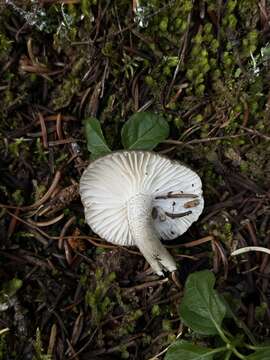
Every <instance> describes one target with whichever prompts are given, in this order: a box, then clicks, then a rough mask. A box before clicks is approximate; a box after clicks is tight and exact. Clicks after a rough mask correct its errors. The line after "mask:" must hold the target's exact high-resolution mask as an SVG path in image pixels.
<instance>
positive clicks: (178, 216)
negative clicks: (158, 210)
mask: <svg viewBox="0 0 270 360" xmlns="http://www.w3.org/2000/svg"><path fill="white" fill-rule="evenodd" d="M165 214H166V215H167V216H169V217H170V218H172V219H178V218H181V217H184V216H187V215H190V214H192V211H191V210H189V211H186V212H183V213H178V214H173V213H168V212H167V211H165Z"/></svg>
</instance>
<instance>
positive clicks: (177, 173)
mask: <svg viewBox="0 0 270 360" xmlns="http://www.w3.org/2000/svg"><path fill="white" fill-rule="evenodd" d="M80 195H81V199H82V203H83V205H84V211H85V218H86V222H87V223H88V224H89V225H90V227H91V228H92V230H93V231H94V232H95V233H96V234H98V235H99V236H100V237H101V238H102V239H105V240H107V241H109V242H111V243H114V244H118V245H126V246H134V245H135V246H137V247H138V248H139V249H140V251H141V253H142V254H143V255H144V257H145V259H146V260H147V261H148V263H149V264H150V266H151V268H152V269H153V271H154V272H155V273H157V274H158V275H163V271H164V270H165V271H166V270H167V271H174V270H176V263H175V261H174V259H173V257H172V256H171V255H170V253H169V252H168V251H167V249H166V248H165V247H164V246H163V245H162V243H161V241H160V239H161V238H162V239H164V240H170V239H174V238H176V237H178V236H179V235H181V234H183V233H184V232H185V231H186V230H187V229H188V228H189V227H190V225H191V224H192V223H193V222H194V221H196V220H197V219H198V217H199V216H200V214H201V212H202V210H203V205H204V200H203V197H202V183H201V180H200V178H199V176H198V175H197V174H196V173H195V172H194V171H192V170H191V169H189V168H188V167H186V166H184V165H182V164H180V163H179V162H177V161H173V160H170V159H169V158H167V157H165V156H161V155H159V154H156V153H154V152H148V151H118V152H112V153H110V154H109V155H106V156H103V157H101V158H99V159H97V160H95V161H93V162H91V163H90V165H89V166H88V167H87V168H86V170H85V171H84V173H83V175H82V177H81V180H80Z"/></svg>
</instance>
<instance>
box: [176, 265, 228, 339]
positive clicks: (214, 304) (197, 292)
mask: <svg viewBox="0 0 270 360" xmlns="http://www.w3.org/2000/svg"><path fill="white" fill-rule="evenodd" d="M214 285H215V276H214V275H213V273H211V271H209V270H204V271H199V272H195V273H193V274H191V275H190V276H189V277H188V279H187V282H186V285H185V292H184V297H183V300H182V302H181V305H180V316H181V318H182V320H183V322H184V323H185V324H186V325H187V326H188V327H190V328H191V329H192V330H194V331H196V332H198V333H200V334H204V335H215V334H218V333H219V332H218V330H217V329H218V328H219V329H220V328H221V323H222V321H223V319H224V317H225V314H226V306H225V304H224V301H223V300H222V299H221V297H220V296H219V295H218V293H217V292H216V291H215V290H214Z"/></svg>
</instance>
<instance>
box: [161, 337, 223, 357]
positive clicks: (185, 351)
mask: <svg viewBox="0 0 270 360" xmlns="http://www.w3.org/2000/svg"><path fill="white" fill-rule="evenodd" d="M214 353H216V351H215V350H213V349H209V348H205V347H201V346H198V345H193V344H191V343H189V342H187V341H177V342H175V343H174V344H173V345H172V346H170V347H169V349H168V351H167V354H166V356H165V360H180V359H183V360H212V359H213V355H214Z"/></svg>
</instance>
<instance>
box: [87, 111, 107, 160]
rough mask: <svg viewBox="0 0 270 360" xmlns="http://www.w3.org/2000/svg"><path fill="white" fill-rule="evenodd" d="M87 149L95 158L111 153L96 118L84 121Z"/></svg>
mask: <svg viewBox="0 0 270 360" xmlns="http://www.w3.org/2000/svg"><path fill="white" fill-rule="evenodd" d="M84 126H85V134H86V140H87V149H88V151H90V152H91V154H92V157H93V158H97V157H99V156H102V155H106V154H108V153H110V152H111V150H110V148H109V147H108V145H107V143H106V140H105V138H104V136H103V133H102V130H101V126H100V123H99V121H98V120H97V119H96V118H94V117H89V118H87V119H85V120H84Z"/></svg>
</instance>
